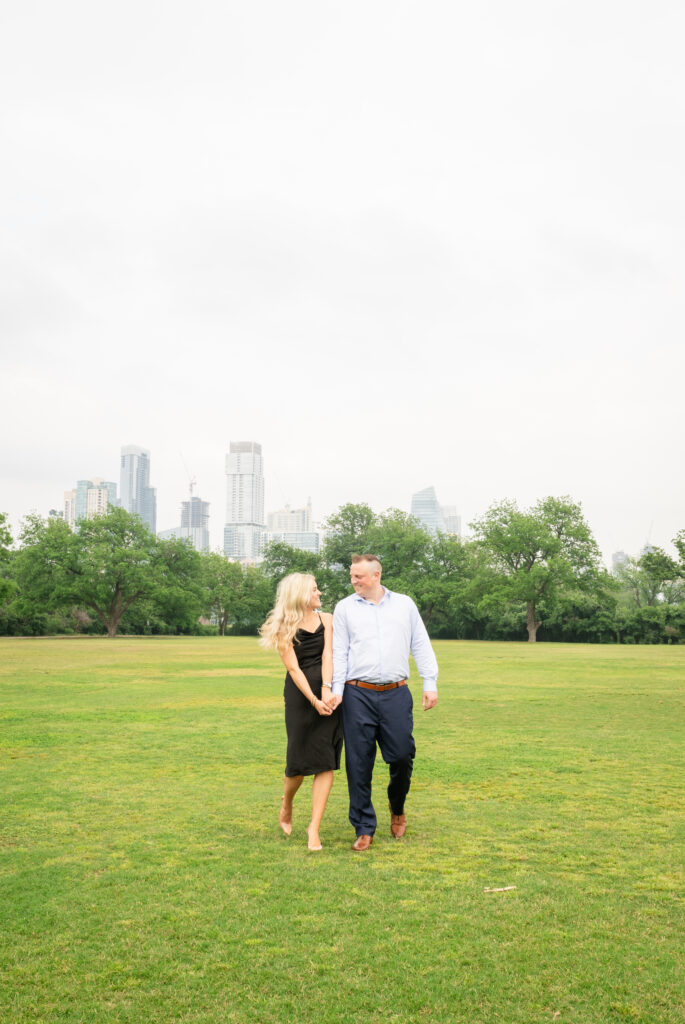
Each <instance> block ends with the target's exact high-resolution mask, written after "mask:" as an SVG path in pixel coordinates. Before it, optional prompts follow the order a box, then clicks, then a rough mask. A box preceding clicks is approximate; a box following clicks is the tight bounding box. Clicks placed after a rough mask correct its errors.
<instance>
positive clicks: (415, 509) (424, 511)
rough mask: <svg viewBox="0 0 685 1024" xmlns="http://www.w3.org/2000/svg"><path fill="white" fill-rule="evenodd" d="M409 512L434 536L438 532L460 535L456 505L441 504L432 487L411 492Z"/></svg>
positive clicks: (459, 517)
mask: <svg viewBox="0 0 685 1024" xmlns="http://www.w3.org/2000/svg"><path fill="white" fill-rule="evenodd" d="M411 514H412V515H413V516H414V518H415V519H418V521H419V522H420V523H421V526H422V527H423V528H424V530H427V531H428V533H430V534H432V535H433V536H434V537H436V536H437V535H438V533H447V534H452V535H456V536H458V537H459V536H461V516H460V515H457V506H456V505H441V504H440V502H439V501H438V497H437V495H436V493H435V488H434V487H425V488H424V489H423V490H422V491H417V492H416V494H412V497H411Z"/></svg>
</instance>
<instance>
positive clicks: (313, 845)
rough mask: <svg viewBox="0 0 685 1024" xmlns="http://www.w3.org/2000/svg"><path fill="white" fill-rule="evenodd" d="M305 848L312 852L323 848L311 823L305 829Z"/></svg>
mask: <svg viewBox="0 0 685 1024" xmlns="http://www.w3.org/2000/svg"><path fill="white" fill-rule="evenodd" d="M307 849H308V850H311V851H312V852H314V851H316V850H322V849H323V847H322V845H321V840H320V839H319V833H318V830H315V829H314V828H313V827H312V826H311V825H310V826H309V827H308V829H307Z"/></svg>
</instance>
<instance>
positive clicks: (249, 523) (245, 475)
mask: <svg viewBox="0 0 685 1024" xmlns="http://www.w3.org/2000/svg"><path fill="white" fill-rule="evenodd" d="M263 550H264V471H263V464H262V446H261V445H260V444H257V442H256V441H231V443H230V447H229V452H228V455H227V456H226V525H225V527H224V553H225V554H226V557H227V558H233V559H235V560H238V561H241V562H258V561H259V560H260V558H261V557H262V552H263Z"/></svg>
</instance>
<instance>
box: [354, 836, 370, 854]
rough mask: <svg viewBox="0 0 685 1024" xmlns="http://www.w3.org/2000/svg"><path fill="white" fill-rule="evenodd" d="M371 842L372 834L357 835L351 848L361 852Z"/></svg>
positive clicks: (366, 848)
mask: <svg viewBox="0 0 685 1024" xmlns="http://www.w3.org/2000/svg"><path fill="white" fill-rule="evenodd" d="M372 842H373V836H357V839H356V842H354V843H353V844H352V849H353V850H356V851H357V853H362V852H363V851H364V850H368V848H369V847H370V846H371V843H372Z"/></svg>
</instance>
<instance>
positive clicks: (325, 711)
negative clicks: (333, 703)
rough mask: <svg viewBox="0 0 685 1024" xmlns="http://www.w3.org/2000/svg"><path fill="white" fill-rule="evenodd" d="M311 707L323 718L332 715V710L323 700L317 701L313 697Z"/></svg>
mask: <svg viewBox="0 0 685 1024" xmlns="http://www.w3.org/2000/svg"><path fill="white" fill-rule="evenodd" d="M312 707H313V708H314V710H315V711H318V713H319V714H320V715H321V716H322V717H324V718H325V717H326V715H332V714H333V708H331V707H329V706H328V704H327V703H326V701H325V700H319V698H318V697H315V698H314V700H313V701H312Z"/></svg>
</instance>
